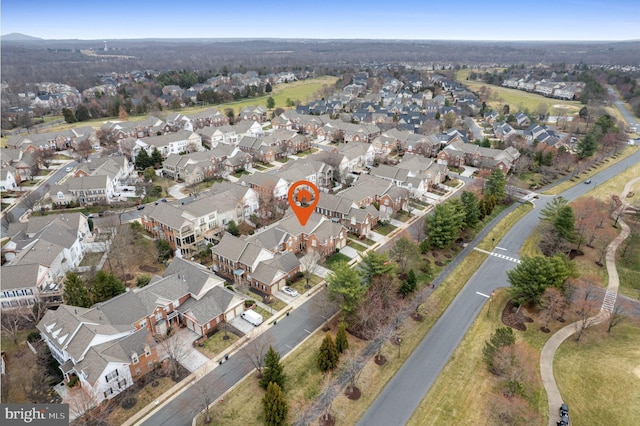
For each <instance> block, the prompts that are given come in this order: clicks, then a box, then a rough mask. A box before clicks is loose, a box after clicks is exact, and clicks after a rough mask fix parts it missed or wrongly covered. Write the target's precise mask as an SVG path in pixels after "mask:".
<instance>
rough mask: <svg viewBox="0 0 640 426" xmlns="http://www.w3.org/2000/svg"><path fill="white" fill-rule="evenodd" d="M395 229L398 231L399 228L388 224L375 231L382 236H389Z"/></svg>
mask: <svg viewBox="0 0 640 426" xmlns="http://www.w3.org/2000/svg"><path fill="white" fill-rule="evenodd" d="M394 229H397V227H396V226H393V225H392V224H390V223H387V224H384V225H380V226H379V227H378V228H376V229H375V232H377V233H378V234H382V235H389V234H390V233H391V231H393V230H394Z"/></svg>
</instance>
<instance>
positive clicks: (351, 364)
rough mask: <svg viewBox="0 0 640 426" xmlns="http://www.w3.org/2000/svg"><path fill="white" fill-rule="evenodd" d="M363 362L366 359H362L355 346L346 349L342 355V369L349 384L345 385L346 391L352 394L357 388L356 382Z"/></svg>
mask: <svg viewBox="0 0 640 426" xmlns="http://www.w3.org/2000/svg"><path fill="white" fill-rule="evenodd" d="M365 362H366V359H364V357H362V356H361V355H360V353H359V352H358V350H357V349H355V348H350V349H347V352H346V353H345V354H344V355H343V356H342V363H343V365H344V370H343V371H344V374H345V375H346V377H347V379H348V381H349V385H348V386H347V392H348V393H351V394H352V393H353V392H354V391H355V389H356V388H357V386H356V384H357V383H358V379H359V378H360V375H361V374H362V369H363V367H364V364H365Z"/></svg>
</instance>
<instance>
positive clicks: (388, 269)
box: [359, 251, 393, 284]
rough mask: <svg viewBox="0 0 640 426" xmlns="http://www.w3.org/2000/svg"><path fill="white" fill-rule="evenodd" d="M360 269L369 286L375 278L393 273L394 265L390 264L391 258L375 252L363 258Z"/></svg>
mask: <svg viewBox="0 0 640 426" xmlns="http://www.w3.org/2000/svg"><path fill="white" fill-rule="evenodd" d="M359 268H360V271H361V272H362V276H363V277H364V279H365V281H366V282H367V284H371V281H373V279H374V278H375V277H379V276H382V275H386V274H390V273H392V272H393V264H392V263H391V262H389V256H388V255H387V254H386V253H378V252H375V251H368V252H367V253H366V254H364V255H363V256H362V262H361V263H360V265H359Z"/></svg>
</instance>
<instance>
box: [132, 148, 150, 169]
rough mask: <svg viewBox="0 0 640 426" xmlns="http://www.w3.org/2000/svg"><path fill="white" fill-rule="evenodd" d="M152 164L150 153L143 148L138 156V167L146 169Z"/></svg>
mask: <svg viewBox="0 0 640 426" xmlns="http://www.w3.org/2000/svg"><path fill="white" fill-rule="evenodd" d="M151 165H152V164H151V158H149V154H147V151H145V150H144V149H141V150H140V152H138V155H137V156H136V169H138V170H144V169H146V168H147V167H150V166H151Z"/></svg>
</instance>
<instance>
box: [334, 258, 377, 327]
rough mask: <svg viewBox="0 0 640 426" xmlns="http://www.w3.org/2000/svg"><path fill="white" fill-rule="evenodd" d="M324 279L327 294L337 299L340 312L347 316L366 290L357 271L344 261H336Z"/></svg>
mask: <svg viewBox="0 0 640 426" xmlns="http://www.w3.org/2000/svg"><path fill="white" fill-rule="evenodd" d="M326 281H327V290H328V291H329V295H330V296H331V298H333V299H334V300H336V301H338V303H339V304H340V309H342V313H343V314H344V315H345V316H346V317H348V316H349V315H351V314H352V313H353V312H355V311H356V309H357V308H358V306H359V305H360V303H361V302H362V300H363V298H364V295H365V293H366V291H367V290H366V287H365V286H364V285H362V276H361V275H360V273H359V271H358V270H357V269H355V268H351V267H350V266H349V265H348V264H347V263H346V262H338V263H337V264H336V265H335V266H334V267H333V271H332V272H331V273H329V275H327V277H326Z"/></svg>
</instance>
